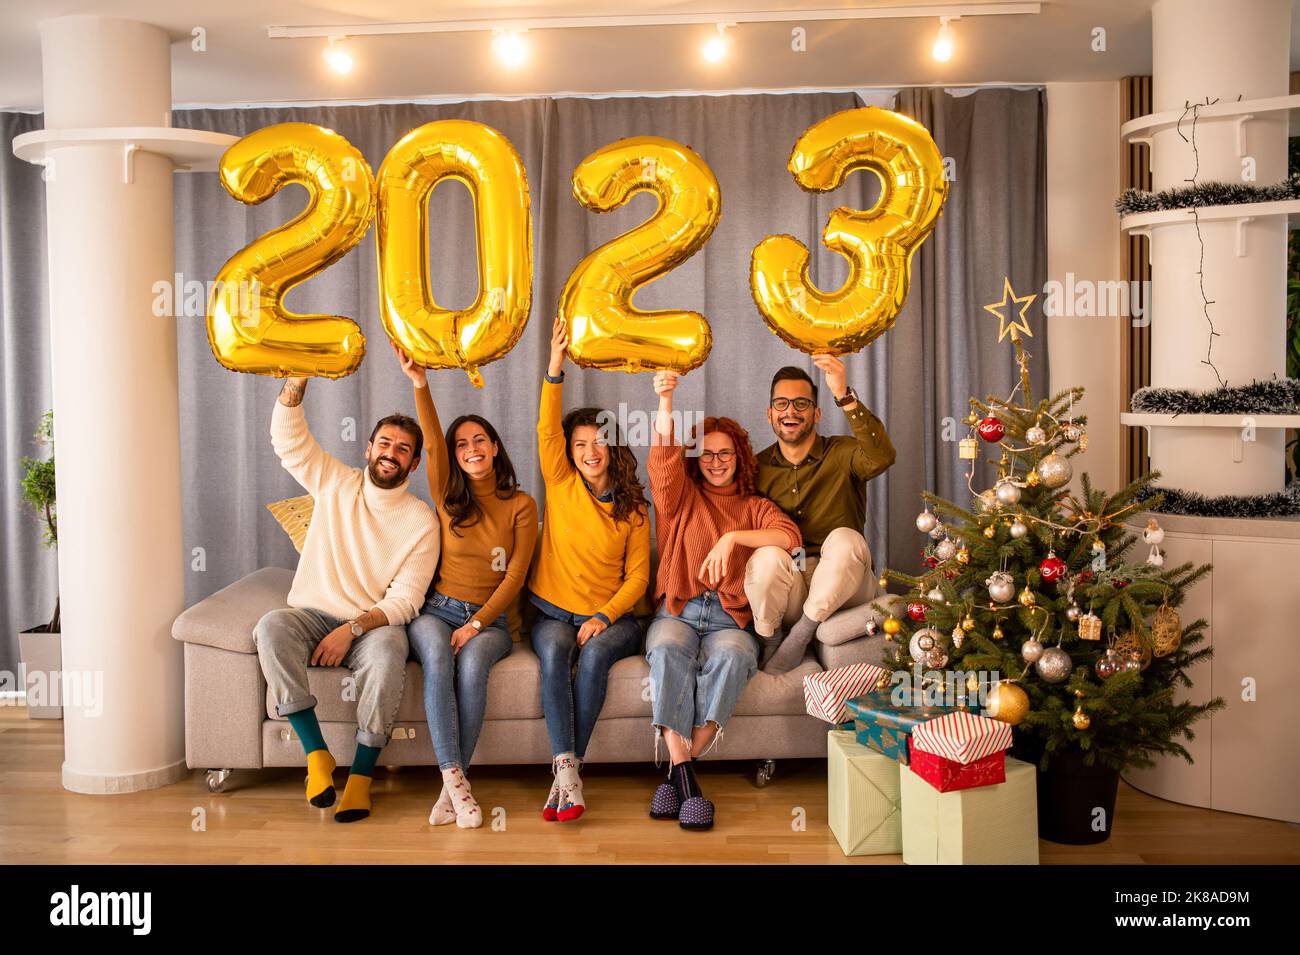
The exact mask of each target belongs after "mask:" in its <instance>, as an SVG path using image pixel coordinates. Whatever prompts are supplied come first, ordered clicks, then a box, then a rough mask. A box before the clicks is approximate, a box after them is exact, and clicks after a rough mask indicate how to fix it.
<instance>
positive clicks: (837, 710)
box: [803, 663, 889, 726]
mask: <svg viewBox="0 0 1300 955" xmlns="http://www.w3.org/2000/svg"><path fill="white" fill-rule="evenodd" d="M888 673H889V671H888V670H886V669H885V668H884V667H878V666H876V665H875V664H872V663H855V664H853V665H852V666H846V667H836V668H835V669H834V670H825V671H823V672H821V673H812V674H809V675H808V676H806V677H804V678H803V701H804V708H805V709H806V710H807V711H808V715H809V716H815V717H817V718H818V719H819V720H825V721H826V722H827V723H834V724H836V725H837V726H838V725H839V724H841V723H846V722H848V721H850V720H851V719H852V716H851V715H850V714H849V711H848V708H847V707H846V706H845V705H844V703H845V701H847V700H849V699H851V698H852V697H855V696H859V695H860V694H862V693H865V692H866V691H867V690H869V689H871V688H872V687H873V686H875V685H876V684H877V683H878V682H880V678H881V677H883V676H887V675H888Z"/></svg>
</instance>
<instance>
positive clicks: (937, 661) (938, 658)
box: [925, 647, 948, 670]
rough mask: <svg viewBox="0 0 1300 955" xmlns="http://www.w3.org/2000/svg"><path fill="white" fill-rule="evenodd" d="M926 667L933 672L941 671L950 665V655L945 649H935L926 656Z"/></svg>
mask: <svg viewBox="0 0 1300 955" xmlns="http://www.w3.org/2000/svg"><path fill="white" fill-rule="evenodd" d="M925 665H926V666H927V667H929V668H930V669H931V670H939V669H942V668H943V667H946V666H947V665H948V653H947V651H945V650H944V649H943V647H935V648H934V649H933V650H931V651H930V652H929V653H927V654H926V655H925Z"/></svg>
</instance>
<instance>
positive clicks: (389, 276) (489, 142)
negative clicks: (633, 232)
mask: <svg viewBox="0 0 1300 955" xmlns="http://www.w3.org/2000/svg"><path fill="white" fill-rule="evenodd" d="M448 179H456V180H459V181H460V182H463V183H464V184H465V185H466V186H467V187H468V188H469V191H470V195H471V196H472V197H473V201H474V215H475V221H476V223H477V233H478V276H479V293H478V298H476V299H475V300H474V303H473V304H472V305H470V306H469V307H468V308H465V309H461V310H458V311H457V310H452V309H447V308H442V307H441V306H439V305H438V304H437V303H436V302H435V301H434V300H433V296H432V294H431V292H430V290H429V240H428V228H427V215H428V200H429V195H430V194H431V193H432V192H433V189H434V187H435V186H437V185H438V183H440V182H443V181H445V180H448ZM532 229H533V227H532V216H531V213H530V211H529V200H528V179H527V176H526V175H525V173H524V164H523V160H521V159H520V158H519V153H518V152H516V151H515V148H514V146H513V145H511V143H510V140H508V139H506V137H505V136H503V135H501V133H499V132H497V131H496V130H495V129H492V128H491V127H490V126H484V125H483V124H482V123H474V122H470V121H468V120H460V119H452V120H439V121H437V122H433V123H426V124H425V125H423V126H421V127H419V128H418V129H414V130H412V131H411V132H409V133H407V134H406V135H405V136H403V137H402V138H401V139H400V140H399V141H398V142H397V144H396V145H395V146H394V147H393V148H392V149H391V150H390V151H389V153H388V155H387V156H386V157H385V158H384V162H383V164H382V165H381V166H380V167H379V226H378V228H377V229H376V230H375V233H376V239H377V241H378V262H379V315H380V319H381V320H382V321H383V324H384V330H385V331H386V332H388V335H389V337H390V338H392V340H393V341H395V342H396V343H397V344H398V345H400V346H401V347H402V348H403V349H405V350H406V352H407V353H408V354H409V355H410V356H411V357H412V358H413V359H415V361H416V362H418V363H419V364H421V365H424V366H425V367H428V368H463V369H465V371H466V373H467V374H468V375H469V377H470V380H471V381H472V382H474V384H475V385H476V386H478V387H480V388H481V387H482V386H483V377H482V375H481V374H480V373H479V370H478V368H479V366H480V365H486V364H487V363H488V362H490V361H496V360H497V359H498V358H501V357H502V356H503V355H505V354H506V353H507V352H508V351H510V349H512V348H513V347H514V346H515V343H516V342H517V341H519V336H520V335H521V334H522V333H523V330H524V326H525V325H526V324H527V323H528V311H529V309H530V307H531V305H532V297H533V231H532Z"/></svg>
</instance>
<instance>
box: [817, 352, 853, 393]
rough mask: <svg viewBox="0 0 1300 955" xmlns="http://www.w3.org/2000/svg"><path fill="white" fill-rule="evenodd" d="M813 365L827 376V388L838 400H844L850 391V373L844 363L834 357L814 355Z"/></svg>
mask: <svg viewBox="0 0 1300 955" xmlns="http://www.w3.org/2000/svg"><path fill="white" fill-rule="evenodd" d="M813 364H814V365H816V366H817V367H818V368H820V369H821V371H822V374H823V375H825V376H826V387H827V388H829V389H830V392H831V394H833V395H834V396H835V397H836V398H843V397H844V394H845V392H847V391H848V390H849V385H848V371H847V370H846V369H845V367H844V362H842V361H840V360H839V359H838V358H836V357H835V356H834V355H813Z"/></svg>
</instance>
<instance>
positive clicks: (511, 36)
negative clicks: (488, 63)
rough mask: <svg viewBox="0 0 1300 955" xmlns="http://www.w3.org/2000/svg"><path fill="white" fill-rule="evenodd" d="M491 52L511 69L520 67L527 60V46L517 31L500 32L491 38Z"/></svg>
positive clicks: (520, 33)
mask: <svg viewBox="0 0 1300 955" xmlns="http://www.w3.org/2000/svg"><path fill="white" fill-rule="evenodd" d="M492 52H494V53H495V54H496V55H497V59H499V60H500V61H501V62H502V63H504V64H505V65H506V66H508V67H510V68H511V69H515V68H516V67H519V66H522V65H523V63H524V61H525V60H527V59H528V44H527V43H525V42H524V38H523V34H522V32H521V31H518V30H502V31H500V32H498V33H496V34H495V35H494V36H493V37H492Z"/></svg>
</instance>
